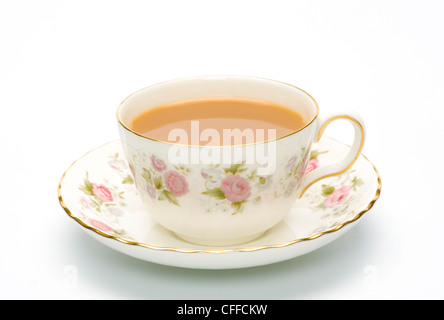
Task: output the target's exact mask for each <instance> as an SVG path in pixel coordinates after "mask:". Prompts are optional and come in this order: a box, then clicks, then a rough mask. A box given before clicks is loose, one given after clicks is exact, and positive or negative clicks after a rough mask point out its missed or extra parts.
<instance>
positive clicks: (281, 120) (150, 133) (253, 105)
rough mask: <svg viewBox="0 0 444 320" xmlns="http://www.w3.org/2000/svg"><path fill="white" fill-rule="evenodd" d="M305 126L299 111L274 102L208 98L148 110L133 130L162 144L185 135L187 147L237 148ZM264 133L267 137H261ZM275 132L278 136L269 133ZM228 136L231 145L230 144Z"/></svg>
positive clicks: (178, 139)
mask: <svg viewBox="0 0 444 320" xmlns="http://www.w3.org/2000/svg"><path fill="white" fill-rule="evenodd" d="M306 123H307V122H306V120H305V119H304V118H303V117H302V116H301V115H300V114H299V113H297V112H296V111H293V110H291V109H289V108H286V107H284V106H281V105H278V104H276V103H274V102H270V101H263V100H256V99H247V98H238V97H208V98H198V99H190V100H182V101H177V102H172V103H168V104H165V105H161V106H158V107H155V108H152V109H149V110H147V111H145V112H144V113H142V114H140V115H138V116H137V117H136V118H135V119H134V120H133V122H132V124H131V129H132V130H133V131H135V132H137V133H139V134H141V135H143V136H146V137H148V138H151V139H155V140H159V141H167V142H173V143H174V142H178V143H183V142H184V141H182V140H180V137H179V136H181V134H180V133H182V136H183V134H185V133H186V135H187V136H188V137H190V139H189V141H188V142H187V143H186V144H191V145H238V144H245V143H257V142H263V141H267V140H272V139H275V138H280V137H283V136H286V135H288V134H290V133H292V132H295V131H298V130H299V129H301V128H302V127H304V126H305V125H306ZM261 129H263V130H262V132H264V134H261ZM273 129H274V130H275V136H274V135H273V134H272V133H273V132H272V131H269V130H273ZM224 130H225V131H224ZM251 133H253V134H254V141H251ZM196 134H197V135H198V137H199V138H198V140H196ZM229 134H231V140H230V142H228V140H227V137H229ZM217 135H219V137H220V138H219V139H217ZM192 137H194V140H193V138H192ZM224 137H225V139H224ZM236 139H238V140H236ZM239 139H241V140H239ZM240 141H242V142H240Z"/></svg>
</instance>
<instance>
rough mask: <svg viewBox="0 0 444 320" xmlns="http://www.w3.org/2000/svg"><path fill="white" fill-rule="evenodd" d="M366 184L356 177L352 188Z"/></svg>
mask: <svg viewBox="0 0 444 320" xmlns="http://www.w3.org/2000/svg"><path fill="white" fill-rule="evenodd" d="M363 184H364V181H363V180H362V179H361V178H358V177H354V178H353V180H352V186H351V187H352V188H356V187H359V186H362V185H363Z"/></svg>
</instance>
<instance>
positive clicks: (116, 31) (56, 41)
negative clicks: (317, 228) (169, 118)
mask: <svg viewBox="0 0 444 320" xmlns="http://www.w3.org/2000/svg"><path fill="white" fill-rule="evenodd" d="M443 13H444V3H443V2H442V1H429V0H423V1H390V0H384V1H375V0H372V1H370V0H369V1H357V0H350V1H319V0H314V1H313V0H310V1H281V0H273V1H271V0H270V1H258V0H255V1H249V0H236V1H231V0H224V1H212V0H206V1H196V0H187V1H172V0H163V1H123V0H122V1H99V0H95V1H12V0H11V1H5V0H2V1H0V44H1V49H0V200H1V202H0V203H1V209H0V210H1V211H0V214H1V216H0V218H1V219H0V239H1V241H0V298H3V299H170V298H174V299H181V298H185V299H426V298H431V299H442V298H444V290H443V289H442V288H443V286H444V257H443V255H444V250H443V244H444V242H443V240H444V238H443V233H444V232H443V226H444V219H443V203H444V201H443V199H444V188H443V181H444V174H443V172H444V170H443V164H444V146H443V142H442V141H443V138H444V129H443V128H444V122H443V118H444V102H443V101H444V99H443V98H444V62H443V59H444V41H443V34H444V19H442V16H443ZM207 74H240V75H251V76H260V77H266V78H272V79H276V80H281V81H284V82H289V83H292V84H294V85H296V86H299V87H301V88H303V89H305V90H307V91H308V92H309V93H310V94H312V95H313V96H314V97H315V99H316V100H317V101H318V103H319V105H320V108H321V111H322V110H328V109H329V108H332V109H334V108H340V107H346V108H352V109H355V110H356V111H357V112H358V113H360V114H361V115H362V117H363V118H364V119H365V121H366V128H367V140H366V145H365V146H364V150H363V153H364V154H365V155H366V156H367V157H368V158H369V159H370V160H371V162H372V163H374V164H375V165H376V167H377V168H378V170H379V172H380V174H381V177H382V193H381V197H380V199H379V200H378V201H377V202H376V204H375V206H374V207H373V208H372V209H371V211H370V212H368V213H367V215H366V216H365V217H364V218H363V220H362V221H361V223H360V224H358V225H357V226H356V227H355V228H354V229H352V230H351V231H350V232H349V233H347V234H345V235H344V236H343V237H341V238H339V239H338V240H336V241H335V242H333V243H331V244H329V245H327V246H325V247H323V248H321V249H319V250H317V251H315V252H312V253H309V254H307V255H305V256H302V257H299V258H296V259H293V260H289V261H285V262H281V263H277V264H273V265H268V266H261V267H256V268H248V269H238V270H222V271H210V270H189V269H181V268H174V267H166V266H162V265H157V264H153V263H149V262H144V261H140V260H136V259H134V258H131V257H128V256H125V255H123V254H121V253H118V252H115V251H113V250H112V249H110V248H108V247H105V246H104V245H102V244H101V243H99V242H97V241H96V240H94V239H92V238H90V237H89V236H88V235H86V234H85V233H84V232H83V231H82V230H81V229H80V228H79V227H78V226H77V225H76V224H75V222H74V221H73V220H72V219H70V218H69V217H68V216H67V215H66V213H65V212H64V211H63V209H62V208H61V207H60V205H59V203H58V199H57V185H58V182H59V179H60V177H61V175H62V173H63V172H64V171H65V170H66V169H67V167H68V166H69V165H70V164H71V163H72V162H73V161H74V160H76V159H77V158H79V157H80V156H81V155H83V154H84V153H85V152H87V151H88V150H90V149H93V148H96V147H98V146H100V145H102V144H104V143H105V142H107V141H110V140H114V139H117V138H118V134H117V125H116V120H115V110H116V108H117V105H118V104H119V103H120V101H121V100H122V99H123V98H125V97H126V96H127V95H128V94H130V93H131V92H133V91H135V90H137V89H140V88H142V87H145V86H148V85H151V84H155V83H157V82H161V81H164V80H169V79H174V78H179V77H184V76H194V75H207ZM347 130H348V129H346V128H344V129H342V128H336V130H335V129H330V131H328V135H331V136H334V137H336V138H338V137H339V136H341V135H343V136H345V133H344V132H345V131H346V132H347V133H348V131H347ZM345 142H347V141H345ZM73 279H74V280H75V281H73Z"/></svg>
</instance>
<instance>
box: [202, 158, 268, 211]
mask: <svg viewBox="0 0 444 320" xmlns="http://www.w3.org/2000/svg"><path fill="white" fill-rule="evenodd" d="M201 176H202V178H203V179H204V181H205V183H204V185H205V191H203V192H201V194H202V195H205V196H208V197H211V198H213V201H214V202H213V206H211V207H210V208H209V209H208V210H207V211H208V212H213V211H214V210H216V209H221V210H222V211H224V212H230V213H231V214H237V213H241V212H242V211H243V210H244V206H245V204H246V203H247V202H249V201H251V199H250V197H251V194H252V185H253V184H255V185H264V184H265V183H266V182H267V177H264V176H259V175H257V170H256V169H253V170H251V169H249V167H248V166H246V165H245V163H236V164H233V165H231V166H229V167H222V166H221V165H213V166H212V167H210V168H205V169H202V171H201ZM261 200H262V194H261V190H260V189H258V190H257V192H255V198H254V199H253V202H255V203H259V202H261Z"/></svg>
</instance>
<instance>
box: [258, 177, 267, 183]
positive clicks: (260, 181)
mask: <svg viewBox="0 0 444 320" xmlns="http://www.w3.org/2000/svg"><path fill="white" fill-rule="evenodd" d="M266 182H267V178H265V177H259V184H265V183H266Z"/></svg>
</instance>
